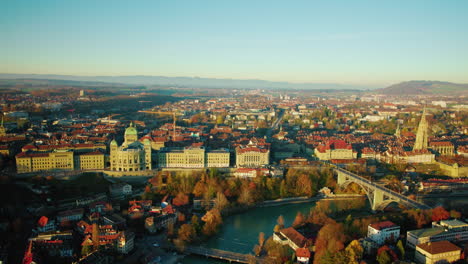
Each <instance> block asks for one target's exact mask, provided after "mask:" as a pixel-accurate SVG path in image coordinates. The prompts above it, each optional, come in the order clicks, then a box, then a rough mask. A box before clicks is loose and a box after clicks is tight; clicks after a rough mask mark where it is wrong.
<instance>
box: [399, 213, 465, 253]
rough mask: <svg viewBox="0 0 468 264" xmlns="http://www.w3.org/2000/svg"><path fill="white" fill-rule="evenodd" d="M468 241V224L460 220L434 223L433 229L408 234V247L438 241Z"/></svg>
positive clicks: (413, 231)
mask: <svg viewBox="0 0 468 264" xmlns="http://www.w3.org/2000/svg"><path fill="white" fill-rule="evenodd" d="M442 240H447V241H468V224H467V223H465V222H463V221H460V220H445V221H440V222H439V223H434V224H433V227H432V228H423V229H417V230H411V231H408V232H407V238H406V245H407V246H409V247H412V248H415V247H416V246H417V245H419V244H422V243H427V242H436V241H442Z"/></svg>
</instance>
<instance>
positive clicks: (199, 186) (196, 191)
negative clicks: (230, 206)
mask: <svg viewBox="0 0 468 264" xmlns="http://www.w3.org/2000/svg"><path fill="white" fill-rule="evenodd" d="M205 192H206V184H205V183H204V182H203V181H201V180H200V181H198V182H197V183H196V184H195V187H194V188H193V195H195V197H202V196H203V194H204V193H205Z"/></svg>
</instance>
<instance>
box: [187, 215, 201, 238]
mask: <svg viewBox="0 0 468 264" xmlns="http://www.w3.org/2000/svg"><path fill="white" fill-rule="evenodd" d="M190 223H191V224H192V227H193V229H194V230H195V233H197V234H198V233H199V232H200V230H201V225H200V219H199V218H198V216H197V215H196V214H194V215H193V216H192V219H190Z"/></svg>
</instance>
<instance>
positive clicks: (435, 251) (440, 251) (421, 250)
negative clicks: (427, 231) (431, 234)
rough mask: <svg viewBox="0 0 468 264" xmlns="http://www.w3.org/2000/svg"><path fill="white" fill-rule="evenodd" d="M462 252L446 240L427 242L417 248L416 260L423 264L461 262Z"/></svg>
mask: <svg viewBox="0 0 468 264" xmlns="http://www.w3.org/2000/svg"><path fill="white" fill-rule="evenodd" d="M461 251H462V250H461V248H459V247H457V246H456V245H454V244H452V243H450V242H449V241H446V240H443V241H437V242H427V243H423V244H419V245H417V246H416V252H415V255H414V260H415V261H416V262H417V263H422V264H441V263H453V262H455V261H457V260H460V255H461Z"/></svg>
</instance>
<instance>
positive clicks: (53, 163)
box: [16, 150, 74, 173]
mask: <svg viewBox="0 0 468 264" xmlns="http://www.w3.org/2000/svg"><path fill="white" fill-rule="evenodd" d="M16 169H17V171H18V173H28V172H35V171H47V170H52V169H58V170H73V169H74V163H73V152H72V151H67V150H65V151H63V150H60V151H55V152H49V153H47V152H29V151H28V152H21V153H19V154H18V155H16Z"/></svg>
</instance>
